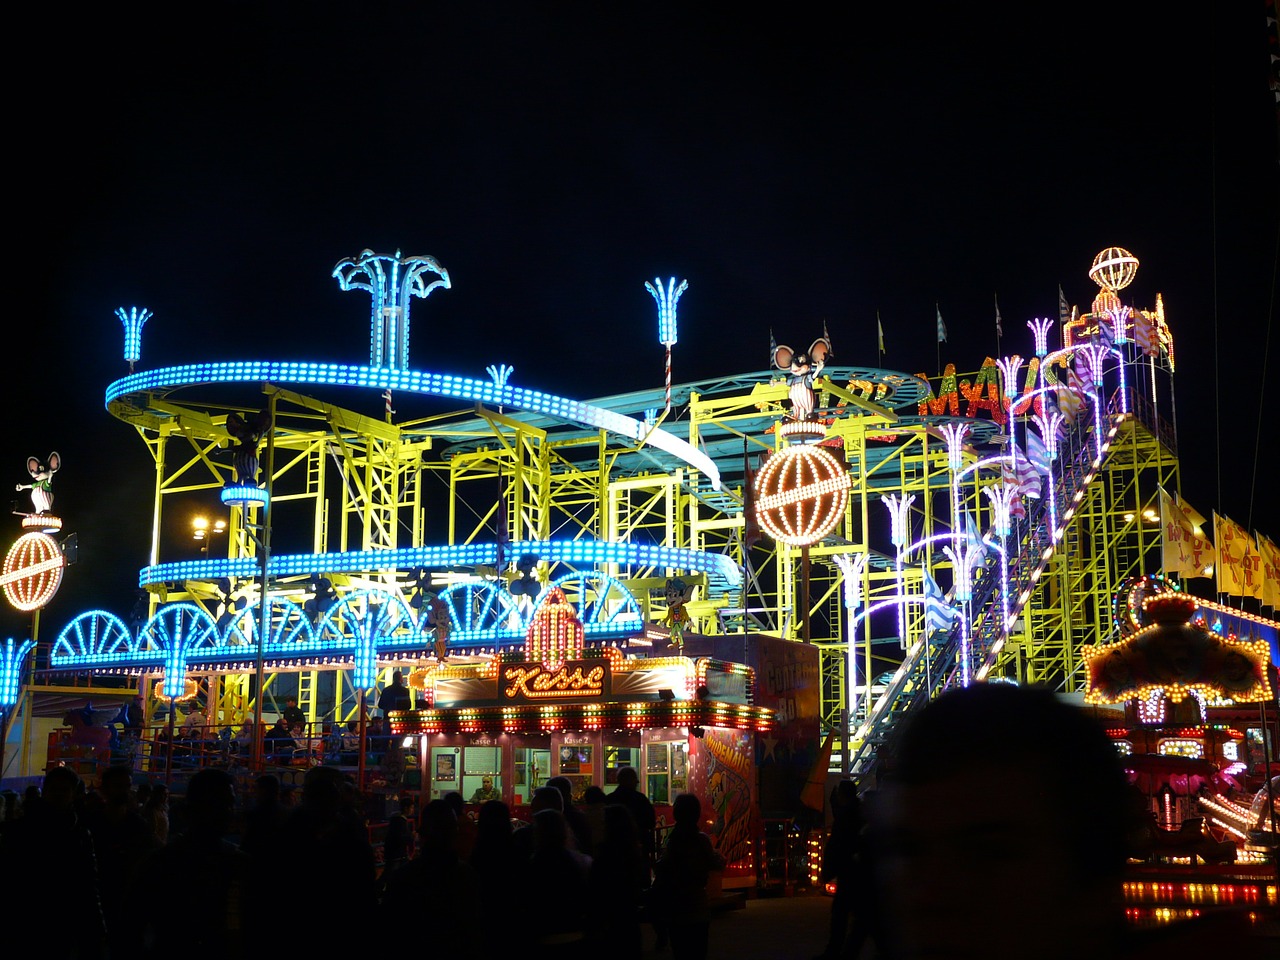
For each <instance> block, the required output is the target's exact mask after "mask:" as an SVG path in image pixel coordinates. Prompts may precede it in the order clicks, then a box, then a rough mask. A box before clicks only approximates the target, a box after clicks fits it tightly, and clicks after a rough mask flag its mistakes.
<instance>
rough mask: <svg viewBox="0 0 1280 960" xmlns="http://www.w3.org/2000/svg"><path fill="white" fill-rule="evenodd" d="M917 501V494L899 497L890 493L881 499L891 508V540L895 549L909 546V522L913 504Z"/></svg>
mask: <svg viewBox="0 0 1280 960" xmlns="http://www.w3.org/2000/svg"><path fill="white" fill-rule="evenodd" d="M915 499H916V498H915V494H903V495H901V496H899V495H898V494H896V493H888V494H885V495H884V496H882V497H881V498H880V500H881V501H882V502H883V503H884V505H885V506H886V507H888V508H889V522H890V526H891V532H890V534H889V539H890V540H891V541H892V542H893V545H894V546H895V547H898V548H901V547H904V546H906V544H907V526H908V524H907V521H908V518H909V517H910V516H911V504H913V503H914V502H915Z"/></svg>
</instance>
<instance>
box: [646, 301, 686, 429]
mask: <svg viewBox="0 0 1280 960" xmlns="http://www.w3.org/2000/svg"><path fill="white" fill-rule="evenodd" d="M654 284H657V286H654ZM644 288H645V289H646V290H648V291H649V293H650V295H651V296H652V297H653V299H654V300H656V301H657V302H658V342H659V343H660V344H662V345H663V346H664V347H666V348H667V375H666V405H665V407H664V408H663V409H664V410H666V411H668V412H669V411H670V410H671V347H672V346H673V345H674V344H675V342H676V303H677V302H678V301H679V299H680V294H682V293H684V292H685V291H686V290H688V289H689V281H688V280H681V281H680V286H678V287H677V286H676V278H675V277H671V278H670V279H669V280H668V281H667V285H666V286H665V287H664V286H663V285H662V278H661V277H654V278H653V283H649V282H648V281H647V280H646V281H645V284H644Z"/></svg>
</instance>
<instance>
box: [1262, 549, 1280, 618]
mask: <svg viewBox="0 0 1280 960" xmlns="http://www.w3.org/2000/svg"><path fill="white" fill-rule="evenodd" d="M1258 553H1259V554H1260V555H1261V556H1262V605H1263V606H1264V607H1271V609H1273V610H1280V547H1277V546H1276V545H1275V544H1274V543H1272V542H1271V541H1270V540H1268V539H1267V538H1266V537H1264V536H1263V535H1262V534H1258Z"/></svg>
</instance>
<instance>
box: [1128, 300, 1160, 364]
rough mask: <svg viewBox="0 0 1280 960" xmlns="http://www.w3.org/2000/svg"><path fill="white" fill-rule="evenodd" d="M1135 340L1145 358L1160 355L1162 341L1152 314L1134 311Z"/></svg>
mask: <svg viewBox="0 0 1280 960" xmlns="http://www.w3.org/2000/svg"><path fill="white" fill-rule="evenodd" d="M1133 339H1134V340H1136V341H1137V342H1138V347H1139V348H1140V349H1141V350H1142V352H1143V354H1144V355H1145V356H1148V357H1154V356H1157V355H1158V354H1159V353H1160V341H1159V338H1158V335H1157V333H1156V325H1155V324H1154V323H1153V322H1152V320H1151V314H1149V313H1147V311H1145V310H1135V311H1134V314H1133Z"/></svg>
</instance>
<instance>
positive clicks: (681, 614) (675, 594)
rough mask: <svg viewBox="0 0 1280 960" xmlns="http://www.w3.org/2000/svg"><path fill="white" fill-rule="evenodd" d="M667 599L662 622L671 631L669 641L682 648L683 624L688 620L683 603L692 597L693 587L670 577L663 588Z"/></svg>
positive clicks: (677, 647) (681, 649) (678, 648)
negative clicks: (665, 613) (665, 611)
mask: <svg viewBox="0 0 1280 960" xmlns="http://www.w3.org/2000/svg"><path fill="white" fill-rule="evenodd" d="M663 596H664V597H665V598H666V601H667V615H666V616H665V617H664V618H663V620H662V624H663V626H665V627H666V628H667V629H668V630H670V631H671V642H672V643H673V644H674V645H675V647H676V649H677V650H680V651H683V650H684V625H685V624H686V623H688V622H689V611H688V610H686V609H685V604H686V603H688V602H689V600H690V599H692V597H693V587H692V586H691V585H690V584H687V583H685V582H684V581H683V580H681V579H680V578H679V577H671V578H670V579H668V580H667V585H666V587H665V588H664V589H663Z"/></svg>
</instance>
